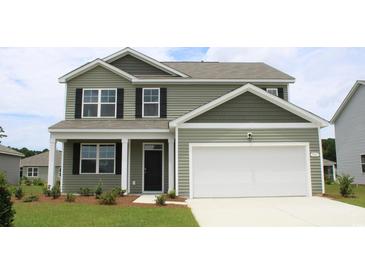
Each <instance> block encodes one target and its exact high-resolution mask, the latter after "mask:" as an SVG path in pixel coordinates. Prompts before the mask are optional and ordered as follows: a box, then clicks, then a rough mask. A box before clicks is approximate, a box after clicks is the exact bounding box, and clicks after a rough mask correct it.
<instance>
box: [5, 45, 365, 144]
mask: <svg viewBox="0 0 365 274" xmlns="http://www.w3.org/2000/svg"><path fill="white" fill-rule="evenodd" d="M122 48H123V47H121V48H0V60H1V61H0V126H2V127H3V128H4V130H5V132H6V134H7V135H8V137H7V138H4V139H2V140H1V143H2V144H3V145H9V146H12V147H17V148H22V147H27V148H29V149H37V150H42V149H44V148H47V147H48V146H49V133H48V130H47V129H48V127H49V126H51V125H52V124H54V123H56V122H58V121H60V120H63V119H64V107H65V106H64V100H65V98H64V93H65V86H64V85H63V84H60V83H58V80H57V79H58V78H59V77H60V76H62V75H64V74H66V73H67V72H69V71H71V70H73V69H75V68H77V67H79V66H81V65H83V64H84V63H86V62H89V61H91V60H93V59H95V58H103V57H105V56H107V55H109V54H112V53H114V52H116V51H118V50H120V49H122ZM135 49H136V50H138V51H140V52H142V53H144V54H147V55H149V56H151V57H153V58H155V59H157V60H159V61H174V60H176V61H177V60H186V61H189V60H192V61H201V60H204V61H226V62H230V61H231V62H261V61H262V62H266V63H268V64H269V65H271V66H274V67H275V68H277V69H279V70H282V71H284V72H286V73H288V74H290V75H291V76H294V77H295V78H296V82H295V83H294V84H291V85H290V90H289V100H290V101H291V102H292V103H294V104H296V105H298V106H300V107H302V108H305V109H307V110H309V111H311V112H313V113H315V114H317V115H319V116H321V117H323V118H325V119H327V120H330V119H331V118H332V116H333V114H334V113H335V111H336V110H337V108H338V106H339V105H340V103H341V102H342V100H343V99H344V97H345V96H346V95H347V93H348V91H349V90H350V89H351V87H352V85H353V84H354V83H355V81H356V80H359V79H365V48H208V47H204V48H202V47H201V48H197V47H192V48H138V47H136V48H135ZM321 136H322V138H328V137H334V130H333V127H332V126H331V127H329V128H326V129H322V130H321Z"/></svg>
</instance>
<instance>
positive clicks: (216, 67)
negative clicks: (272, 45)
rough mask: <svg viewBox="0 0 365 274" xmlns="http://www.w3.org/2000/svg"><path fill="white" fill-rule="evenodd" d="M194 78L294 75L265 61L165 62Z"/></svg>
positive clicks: (283, 76) (251, 77)
mask: <svg viewBox="0 0 365 274" xmlns="http://www.w3.org/2000/svg"><path fill="white" fill-rule="evenodd" d="M163 63H164V64H166V65H168V66H170V67H172V68H175V69H178V70H180V71H182V72H184V73H186V74H188V75H189V76H190V77H191V78H194V79H266V80H268V79H276V80H277V79H281V80H295V78H294V77H292V76H290V75H288V74H286V73H284V72H282V71H280V70H278V69H276V68H273V67H271V66H269V65H267V64H265V63H262V62H258V63H248V62H247V63H242V62H240V63H239V62H163Z"/></svg>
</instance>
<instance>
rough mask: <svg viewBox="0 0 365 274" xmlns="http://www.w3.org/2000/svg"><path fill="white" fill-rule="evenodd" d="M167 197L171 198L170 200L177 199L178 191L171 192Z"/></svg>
mask: <svg viewBox="0 0 365 274" xmlns="http://www.w3.org/2000/svg"><path fill="white" fill-rule="evenodd" d="M167 195H168V196H169V198H170V199H175V198H176V191H175V190H170V191H169V193H168V194H167Z"/></svg>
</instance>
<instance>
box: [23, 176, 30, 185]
mask: <svg viewBox="0 0 365 274" xmlns="http://www.w3.org/2000/svg"><path fill="white" fill-rule="evenodd" d="M21 183H22V184H24V185H26V186H31V185H32V180H30V179H29V178H28V177H23V178H22V179H21Z"/></svg>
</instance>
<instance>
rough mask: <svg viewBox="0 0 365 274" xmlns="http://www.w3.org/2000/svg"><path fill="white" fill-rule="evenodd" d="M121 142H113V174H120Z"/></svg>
mask: <svg viewBox="0 0 365 274" xmlns="http://www.w3.org/2000/svg"><path fill="white" fill-rule="evenodd" d="M121 165H122V143H116V144H115V174H121Z"/></svg>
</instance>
